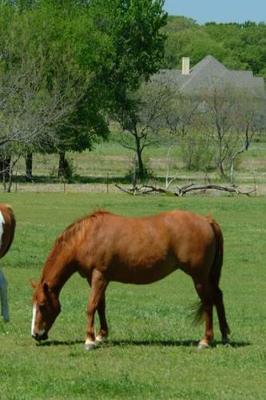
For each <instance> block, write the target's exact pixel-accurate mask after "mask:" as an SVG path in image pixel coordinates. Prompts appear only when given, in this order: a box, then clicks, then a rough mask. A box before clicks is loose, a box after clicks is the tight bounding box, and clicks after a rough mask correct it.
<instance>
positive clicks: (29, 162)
mask: <svg viewBox="0 0 266 400" xmlns="http://www.w3.org/2000/svg"><path fill="white" fill-rule="evenodd" d="M25 165H26V180H27V181H32V153H31V152H30V153H27V154H26V157H25Z"/></svg>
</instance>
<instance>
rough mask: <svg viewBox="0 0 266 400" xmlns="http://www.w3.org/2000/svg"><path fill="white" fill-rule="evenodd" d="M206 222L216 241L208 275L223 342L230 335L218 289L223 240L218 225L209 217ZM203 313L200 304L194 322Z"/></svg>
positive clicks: (220, 293)
mask: <svg viewBox="0 0 266 400" xmlns="http://www.w3.org/2000/svg"><path fill="white" fill-rule="evenodd" d="M208 221H209V223H210V225H211V227H212V229H213V232H214V236H215V241H216V250H215V255H214V260H213V263H212V266H211V269H210V273H209V284H210V290H211V301H212V303H213V305H215V307H216V311H217V314H218V319H219V325H220V331H221V334H222V338H223V340H227V335H228V334H230V328H229V326H228V323H227V320H226V316H225V309H224V303H223V293H222V291H221V289H220V288H219V282H220V277H221V271H222V265H223V254H224V240H223V234H222V231H221V228H220V226H219V224H218V223H217V222H216V221H215V220H214V219H213V218H211V217H208ZM203 313H204V304H203V303H202V302H201V303H200V304H199V306H198V309H197V311H196V316H195V321H196V322H199V321H200V320H201V319H202V317H203Z"/></svg>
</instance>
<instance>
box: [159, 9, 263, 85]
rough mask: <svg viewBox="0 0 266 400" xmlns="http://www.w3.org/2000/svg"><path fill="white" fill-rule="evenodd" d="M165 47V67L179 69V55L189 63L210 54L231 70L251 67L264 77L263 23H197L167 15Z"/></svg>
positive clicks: (249, 68)
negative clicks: (186, 57) (186, 58)
mask: <svg viewBox="0 0 266 400" xmlns="http://www.w3.org/2000/svg"><path fill="white" fill-rule="evenodd" d="M164 31H165V32H166V34H167V40H166V47H165V64H164V66H165V67H166V68H179V67H180V61H181V57H182V56H189V57H190V58H191V63H192V65H194V64H196V63H197V62H199V61H200V60H201V59H202V58H204V57H205V56H206V55H208V54H211V55H213V56H214V57H215V58H217V59H218V60H219V61H221V62H222V63H223V64H224V65H225V66H227V67H228V68H231V69H239V70H251V71H253V73H254V74H255V75H259V76H263V77H264V78H266V24H265V23H263V22H262V23H259V24H257V23H255V22H251V21H247V22H245V23H243V24H238V23H226V24H216V23H214V22H209V23H206V24H205V25H199V24H197V23H196V21H194V20H193V19H190V18H185V17H180V16H169V17H168V23H167V26H166V27H165V28H164Z"/></svg>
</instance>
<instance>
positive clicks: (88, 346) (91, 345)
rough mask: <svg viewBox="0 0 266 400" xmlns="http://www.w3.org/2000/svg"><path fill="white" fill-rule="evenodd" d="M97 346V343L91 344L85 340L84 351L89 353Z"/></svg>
mask: <svg viewBox="0 0 266 400" xmlns="http://www.w3.org/2000/svg"><path fill="white" fill-rule="evenodd" d="M97 345H98V343H97V342H96V341H95V342H93V341H92V340H87V341H86V342H85V345H84V348H85V350H86V351H91V350H94V349H96V347H97Z"/></svg>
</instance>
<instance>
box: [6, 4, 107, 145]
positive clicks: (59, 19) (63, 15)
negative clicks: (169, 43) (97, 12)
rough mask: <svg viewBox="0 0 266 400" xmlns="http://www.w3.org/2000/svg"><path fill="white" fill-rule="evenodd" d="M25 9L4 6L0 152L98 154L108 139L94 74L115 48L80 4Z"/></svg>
mask: <svg viewBox="0 0 266 400" xmlns="http://www.w3.org/2000/svg"><path fill="white" fill-rule="evenodd" d="M19 3H20V4H19V6H18V5H17V4H15V6H14V5H12V6H6V5H3V4H2V5H1V11H2V12H1V17H0V19H1V22H2V24H1V27H0V35H1V44H0V54H1V58H0V68H1V77H0V107H1V114H0V124H1V127H2V130H1V134H0V146H3V145H8V144H9V143H13V142H16V143H18V144H20V145H21V148H22V150H23V152H26V153H27V152H28V149H27V146H30V152H32V151H33V150H34V149H35V150H37V151H58V152H59V153H62V151H65V150H69V149H70V150H77V149H78V150H83V149H85V148H87V147H89V148H91V146H92V142H93V140H95V137H96V136H97V135H101V136H103V135H104V136H106V133H107V124H106V123H105V115H104V113H102V109H103V107H102V105H101V104H102V103H104V102H103V101H101V99H102V97H103V96H102V94H101V91H100V90H97V81H96V80H95V74H94V70H95V68H96V66H97V63H101V61H102V57H104V56H105V54H106V51H105V50H104V49H105V48H107V47H108V40H106V37H103V36H104V35H103V34H101V33H99V32H98V31H95V27H94V25H93V23H92V19H91V18H90V17H89V15H88V12H87V8H86V7H83V6H80V7H76V8H75V7H74V6H75V5H77V2H73V1H72V2H71V1H68V2H67V1H64V2H59V3H60V4H58V3H57V2H54V1H52V0H51V1H49V2H45V1H39V2H31V7H28V5H27V4H26V5H25V2H19ZM22 3H23V7H22ZM26 3H27V2H26ZM35 3H36V4H35ZM63 3H64V4H63ZM67 3H68V4H67ZM74 3H75V4H74ZM66 6H67V7H66ZM44 26H45V29H44ZM102 53H103V54H104V56H102ZM71 135H72V137H71Z"/></svg>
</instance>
